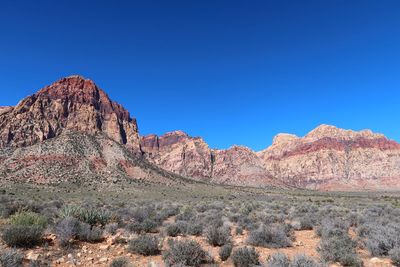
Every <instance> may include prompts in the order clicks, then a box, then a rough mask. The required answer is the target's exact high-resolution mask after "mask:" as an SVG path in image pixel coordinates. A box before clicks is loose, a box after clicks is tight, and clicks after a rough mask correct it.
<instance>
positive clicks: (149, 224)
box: [126, 219, 158, 234]
mask: <svg viewBox="0 0 400 267" xmlns="http://www.w3.org/2000/svg"><path fill="white" fill-rule="evenodd" d="M157 227H158V223H157V222H156V221H154V220H151V219H145V220H143V221H142V222H138V221H135V222H132V223H129V224H128V225H127V226H126V229H127V230H128V231H129V232H132V233H136V234H143V233H155V232H157Z"/></svg>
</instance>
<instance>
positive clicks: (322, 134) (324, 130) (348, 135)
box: [305, 124, 384, 141]
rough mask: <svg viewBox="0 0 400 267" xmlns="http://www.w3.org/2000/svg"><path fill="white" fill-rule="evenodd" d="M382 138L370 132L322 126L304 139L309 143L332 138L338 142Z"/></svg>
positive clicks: (380, 135)
mask: <svg viewBox="0 0 400 267" xmlns="http://www.w3.org/2000/svg"><path fill="white" fill-rule="evenodd" d="M382 137H384V136H383V135H382V134H377V133H373V132H372V131H371V130H362V131H358V132H357V131H353V130H345V129H340V128H337V127H335V126H331V125H326V124H322V125H320V126H318V127H317V128H315V129H314V130H312V131H311V132H309V133H308V134H307V135H306V136H305V139H307V140H310V141H315V140H319V139H322V138H334V139H339V140H351V139H356V138H366V139H373V138H382Z"/></svg>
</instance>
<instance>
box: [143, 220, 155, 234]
mask: <svg viewBox="0 0 400 267" xmlns="http://www.w3.org/2000/svg"><path fill="white" fill-rule="evenodd" d="M157 227H158V223H157V222H156V221H154V220H151V219H146V220H144V221H143V222H142V223H141V228H142V232H144V233H155V232H157Z"/></svg>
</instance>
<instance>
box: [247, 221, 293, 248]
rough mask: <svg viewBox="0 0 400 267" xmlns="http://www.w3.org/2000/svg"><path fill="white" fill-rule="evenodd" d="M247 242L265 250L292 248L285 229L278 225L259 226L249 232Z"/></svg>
mask: <svg viewBox="0 0 400 267" xmlns="http://www.w3.org/2000/svg"><path fill="white" fill-rule="evenodd" d="M247 242H248V243H249V244H250V245H253V246H259V247H265V248H285V247H290V246H292V242H291V240H290V238H289V237H288V236H287V233H286V231H285V229H284V228H283V227H281V226H278V225H269V226H266V225H261V226H260V227H259V228H258V229H256V230H253V231H251V232H250V234H249V237H248V240H247Z"/></svg>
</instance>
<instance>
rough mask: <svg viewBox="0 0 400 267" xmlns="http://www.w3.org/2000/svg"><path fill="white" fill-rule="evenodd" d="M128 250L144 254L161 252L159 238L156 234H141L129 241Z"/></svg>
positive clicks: (149, 254)
mask: <svg viewBox="0 0 400 267" xmlns="http://www.w3.org/2000/svg"><path fill="white" fill-rule="evenodd" d="M128 250H129V251H130V252H133V253H137V254H140V255H144V256H151V255H158V254H160V247H159V240H158V238H157V237H155V236H151V235H141V236H139V237H137V238H135V239H132V240H130V241H129V242H128Z"/></svg>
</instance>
